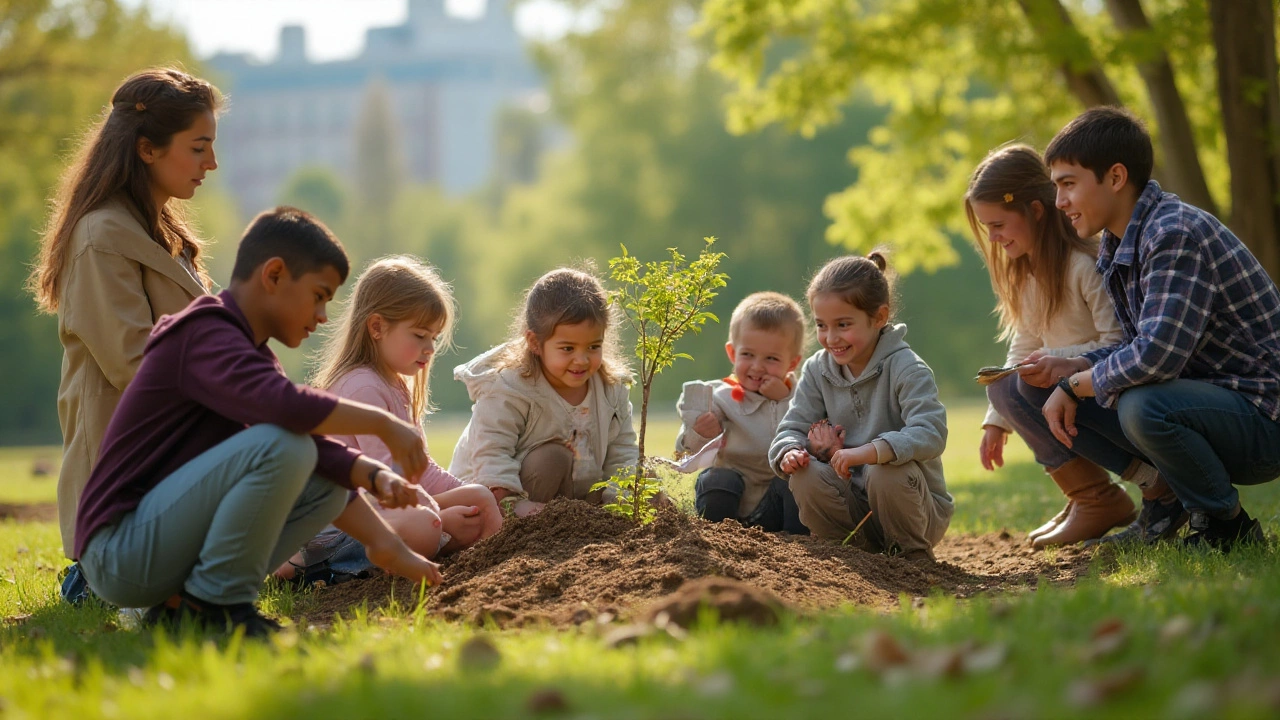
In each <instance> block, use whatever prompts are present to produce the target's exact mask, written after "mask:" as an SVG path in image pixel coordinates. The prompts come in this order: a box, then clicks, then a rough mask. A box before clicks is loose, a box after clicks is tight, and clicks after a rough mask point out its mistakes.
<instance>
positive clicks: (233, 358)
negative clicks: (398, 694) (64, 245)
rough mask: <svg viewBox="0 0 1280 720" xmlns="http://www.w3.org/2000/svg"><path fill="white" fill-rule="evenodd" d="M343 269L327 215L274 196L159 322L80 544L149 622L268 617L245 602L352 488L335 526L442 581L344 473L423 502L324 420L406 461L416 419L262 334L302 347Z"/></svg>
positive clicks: (390, 500)
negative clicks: (345, 393)
mask: <svg viewBox="0 0 1280 720" xmlns="http://www.w3.org/2000/svg"><path fill="white" fill-rule="evenodd" d="M347 269H348V263H347V256H346V253H345V252H344V251H343V249H342V245H341V244H340V243H339V242H338V240H337V238H335V237H333V235H332V234H331V233H330V232H329V231H328V229H327V228H325V227H324V226H323V225H322V224H320V223H319V222H318V221H316V220H315V219H314V218H312V217H311V216H310V215H307V214H306V213H304V212H302V211H299V210H294V209H292V208H277V209H276V210H274V211H270V212H266V213H263V214H261V215H259V216H258V217H257V218H255V219H254V221H253V223H252V224H251V225H250V226H249V229H248V230H247V231H246V232H245V235H244V237H243V238H242V239H241V241H240V247H239V250H238V251H237V254H236V262H235V268H234V270H233V271H232V276H231V285H230V287H229V288H228V289H227V290H225V291H223V292H222V293H220V294H218V295H213V296H205V297H201V298H198V299H196V300H195V301H193V302H192V303H191V304H190V305H189V306H188V307H187V308H186V309H185V310H183V311H181V312H179V313H177V314H176V315H169V316H165V317H163V318H161V320H160V321H159V322H158V323H156V327H155V330H154V331H153V332H152V334H151V339H150V340H149V341H148V343H147V347H146V351H145V354H144V356H143V359H142V364H141V366H140V367H139V369H138V373H137V376H136V377H135V378H134V380H133V382H132V383H131V384H130V385H129V387H128V388H127V389H126V390H125V392H124V394H123V396H122V398H121V401H120V405H119V407H118V409H117V410H116V412H115V415H114V416H113V417H112V419H111V423H110V425H109V426H108V428H107V432H106V438H105V440H104V441H103V445H102V453H101V455H100V456H99V461H98V464H97V465H96V466H95V467H94V469H93V472H92V474H91V475H90V478H89V482H88V484H87V485H86V487H85V490H84V493H83V495H82V496H81V500H80V506H79V512H78V514H77V520H76V533H75V538H76V544H75V556H76V559H78V560H79V561H80V563H81V566H82V567H83V570H84V575H85V577H86V578H87V579H88V581H89V586H90V587H91V588H92V589H93V591H94V592H95V593H97V594H98V596H99V597H101V598H103V599H104V600H106V601H108V602H111V603H115V604H117V605H121V606H126V607H146V606H154V607H152V609H151V610H150V611H149V612H148V613H147V620H148V621H149V622H161V621H167V622H174V621H177V620H179V619H180V618H183V617H190V618H191V619H192V620H194V621H195V622H197V623H198V624H204V625H212V626H227V625H230V626H233V627H237V626H239V627H243V628H244V630H245V633H246V634H247V635H250V636H261V635H265V634H268V633H270V632H271V631H273V630H275V629H278V628H279V625H277V624H276V623H275V622H274V621H271V620H269V619H267V618H264V617H262V616H261V615H259V614H258V612H257V610H256V609H255V607H254V601H255V600H256V599H257V597H258V591H259V589H260V587H261V585H262V582H263V579H264V578H265V577H266V574H267V572H268V571H269V569H270V568H273V567H276V566H278V565H279V564H280V563H282V562H284V560H285V558H287V557H289V555H291V554H292V553H293V551H294V550H296V549H297V548H298V547H300V546H301V545H302V543H303V542H305V541H306V539H307V538H310V537H312V536H313V535H315V534H316V532H318V531H319V530H320V529H321V528H323V527H324V526H325V525H326V524H328V523H329V522H330V521H332V520H333V519H334V518H336V517H337V516H338V514H339V513H341V512H343V509H344V508H345V507H347V505H348V502H349V501H350V502H351V504H352V505H354V506H355V507H356V509H355V511H350V510H349V511H348V513H347V514H348V515H349V516H350V517H349V518H348V520H347V522H345V523H344V525H345V527H343V528H342V529H343V530H345V531H347V532H349V533H351V534H352V535H353V536H355V537H356V538H357V539H359V540H360V541H361V542H363V543H365V546H366V547H367V548H368V550H369V556H370V558H371V559H372V560H373V561H374V562H375V563H377V564H378V565H379V566H381V567H383V568H385V569H387V570H388V571H390V572H395V573H398V574H401V575H404V576H405V577H408V578H409V579H411V580H413V581H415V582H417V581H421V580H426V581H428V582H430V583H438V582H439V580H440V575H439V571H438V569H437V567H436V566H435V564H434V563H432V562H431V561H429V560H426V559H425V558H423V557H421V556H420V555H418V554H416V553H414V552H413V551H411V550H409V548H408V547H406V546H405V544H404V543H403V542H402V541H401V540H400V539H399V538H398V537H396V535H395V534H394V533H393V532H392V531H391V529H390V528H388V527H387V525H386V523H385V522H383V521H382V520H381V518H379V517H378V516H377V514H376V513H374V512H373V510H372V508H371V507H370V506H369V504H368V500H366V499H365V498H363V497H361V496H358V495H352V494H351V493H349V492H348V491H347V490H345V489H343V488H349V489H356V488H359V489H364V490H368V491H370V492H372V493H373V494H374V495H375V496H376V497H377V498H378V500H379V501H380V502H381V503H382V504H383V505H385V506H387V507H399V506H403V505H413V504H416V503H417V502H418V495H417V493H416V492H414V489H413V486H411V485H410V484H409V483H408V482H407V481H405V480H404V479H403V478H402V477H400V476H399V475H398V474H396V473H394V472H392V471H391V470H390V469H389V468H387V467H386V466H385V465H383V464H382V463H380V462H377V461H375V460H373V459H371V458H368V457H365V456H363V455H361V454H360V453H358V452H356V451H354V450H351V449H349V448H348V447H346V446H345V445H342V444H341V443H338V442H336V441H334V440H331V439H329V438H326V437H323V436H324V435H328V434H366V433H367V434H374V435H377V436H378V437H379V438H381V439H382V441H383V442H384V443H386V445H387V447H388V448H390V450H391V455H392V457H393V458H394V459H395V460H396V462H397V463H398V464H399V465H400V466H401V467H402V468H404V472H405V473H407V474H409V475H410V476H414V477H416V476H417V475H418V474H419V473H421V472H422V471H423V470H424V469H425V468H426V465H427V455H426V448H425V447H424V445H423V442H422V436H421V434H420V433H419V431H418V429H417V428H415V427H413V426H412V425H410V424H409V423H406V422H404V421H402V420H400V419H398V418H396V417H395V416H394V415H392V414H390V413H388V412H386V411H384V410H380V409H377V408H372V407H368V406H366V405H362V404H360V403H355V402H351V401H348V400H343V399H341V398H338V397H335V396H334V395H331V394H329V393H326V392H323V391H319V390H314V389H312V388H309V387H306V386H301V385H295V384H293V383H292V382H290V381H289V379H288V378H287V377H286V376H285V374H284V371H283V369H282V368H281V367H280V363H279V361H278V360H277V359H276V356H275V354H274V353H272V352H271V350H270V348H268V347H267V340H269V339H271V338H275V339H276V340H277V341H279V342H281V343H283V344H285V345H286V346H288V347H297V346H298V345H299V344H301V342H302V341H303V339H304V338H306V337H307V335H309V334H310V333H311V332H312V331H313V330H315V328H316V325H318V324H320V323H323V322H325V320H326V318H325V305H326V304H327V303H328V302H329V301H330V300H331V299H332V298H333V295H334V293H335V292H336V291H337V289H338V287H339V286H340V285H341V284H342V283H343V281H344V280H345V279H346V275H347ZM350 498H354V500H349V499H350Z"/></svg>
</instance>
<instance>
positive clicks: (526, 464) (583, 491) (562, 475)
mask: <svg viewBox="0 0 1280 720" xmlns="http://www.w3.org/2000/svg"><path fill="white" fill-rule="evenodd" d="M520 484H521V485H522V486H524V491H525V493H526V494H528V496H529V499H530V500H532V501H534V502H541V503H544V502H550V501H551V499H552V498H558V497H567V498H573V499H575V500H586V501H587V502H591V503H596V504H597V505H598V504H600V498H601V492H600V491H596V492H591V485H592V484H594V483H586V482H579V483H575V482H574V480H573V451H572V450H570V449H569V448H568V447H566V446H565V445H562V444H560V443H558V442H547V443H543V444H542V445H539V446H538V447H536V448H534V449H533V450H530V451H529V454H528V455H525V456H524V461H523V462H521V463H520Z"/></svg>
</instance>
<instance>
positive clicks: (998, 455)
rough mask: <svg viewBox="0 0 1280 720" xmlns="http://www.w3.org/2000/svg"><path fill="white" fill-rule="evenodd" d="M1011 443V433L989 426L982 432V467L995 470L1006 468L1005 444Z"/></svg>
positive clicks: (980, 456)
mask: <svg viewBox="0 0 1280 720" xmlns="http://www.w3.org/2000/svg"><path fill="white" fill-rule="evenodd" d="M1007 442H1009V433H1007V432H1005V431H1004V428H1002V427H999V426H998V425H987V426H986V428H984V429H983V431H982V442H981V443H979V444H978V457H979V458H980V459H981V460H982V467H984V468H986V469H987V470H994V469H996V468H998V467H1004V444H1005V443H1007Z"/></svg>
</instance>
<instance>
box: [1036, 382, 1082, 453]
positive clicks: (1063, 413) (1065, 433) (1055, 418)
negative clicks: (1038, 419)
mask: <svg viewBox="0 0 1280 720" xmlns="http://www.w3.org/2000/svg"><path fill="white" fill-rule="evenodd" d="M1042 412H1043V413H1044V419H1045V420H1048V421H1049V431H1050V432H1052V433H1053V436H1054V437H1056V438H1058V442H1060V443H1062V444H1063V445H1066V446H1067V447H1068V448H1069V447H1071V438H1073V437H1075V436H1076V434H1077V433H1079V432H1080V431H1079V430H1077V429H1076V403H1075V401H1074V400H1072V399H1071V398H1069V397H1067V394H1066V393H1064V392H1062V388H1058V389H1057V390H1054V391H1053V394H1052V395H1050V396H1049V399H1048V400H1047V401H1046V402H1045V404H1044V410H1043V411H1042Z"/></svg>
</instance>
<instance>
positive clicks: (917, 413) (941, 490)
mask: <svg viewBox="0 0 1280 720" xmlns="http://www.w3.org/2000/svg"><path fill="white" fill-rule="evenodd" d="M885 268H886V263H885V258H884V256H883V255H882V254H880V253H879V252H873V253H871V254H870V255H868V256H867V257H854V256H846V257H841V258H836V259H835V260H832V261H831V262H829V263H827V264H826V265H825V266H823V268H822V269H821V270H819V271H818V274H817V275H815V276H814V278H813V280H812V281H811V282H810V283H809V289H808V292H807V293H806V296H807V298H808V300H809V307H810V309H811V310H812V312H813V319H814V324H815V325H816V327H817V335H818V342H819V343H820V344H821V345H822V349H821V350H819V351H818V352H816V353H814V354H813V356H812V357H810V358H809V359H808V360H806V361H805V363H804V368H803V370H802V371H801V378H800V384H799V386H798V387H797V388H796V391H795V396H794V397H793V398H792V399H791V409H790V410H788V411H787V415H786V417H785V418H783V420H782V424H781V425H780V426H779V427H778V436H777V438H776V439H774V441H773V446H772V447H770V448H769V463H770V465H771V466H772V467H773V468H774V469H775V471H776V472H777V473H778V474H779V475H787V476H789V477H790V484H791V492H792V493H793V494H794V495H795V498H796V504H797V505H798V506H799V508H800V521H801V522H803V523H804V524H805V526H807V527H808V528H809V530H811V531H812V532H813V534H814V535H817V536H818V537H824V538H830V539H832V540H844V539H845V538H846V537H848V536H849V534H850V533H851V532H853V531H854V530H855V529H857V528H858V525H859V524H860V523H862V521H863V520H864V519H866V520H867V522H866V523H865V524H863V525H862V527H861V528H860V529H858V532H857V533H856V534H855V536H854V540H853V541H854V542H856V543H857V544H858V546H859V547H862V548H863V549H865V550H868V551H872V552H887V553H889V554H903V555H904V556H906V557H908V558H913V559H914V558H932V557H933V547H934V546H935V545H937V544H938V542H939V541H940V540H942V536H943V534H944V533H945V532H946V531H947V526H948V525H949V524H950V522H951V514H952V511H953V509H954V504H953V501H952V499H951V495H950V494H949V493H948V492H947V486H946V483H945V482H944V481H943V478H942V451H943V449H944V448H945V447H946V442H947V412H946V409H945V408H943V407H942V403H941V402H939V401H938V388H937V385H935V384H934V381H933V372H932V371H931V370H930V369H929V366H928V365H926V364H925V363H924V361H923V360H921V359H920V357H919V356H918V355H916V354H915V353H914V352H912V351H911V347H910V346H909V345H907V342H906V340H905V339H904V337H905V335H906V334H907V328H906V326H905V325H901V324H897V325H892V326H888V322H889V316H890V314H891V309H892V308H891V303H892V300H893V297H892V289H891V287H890V285H889V279H888V278H887V277H886V275H885ZM868 513H869V515H868Z"/></svg>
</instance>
